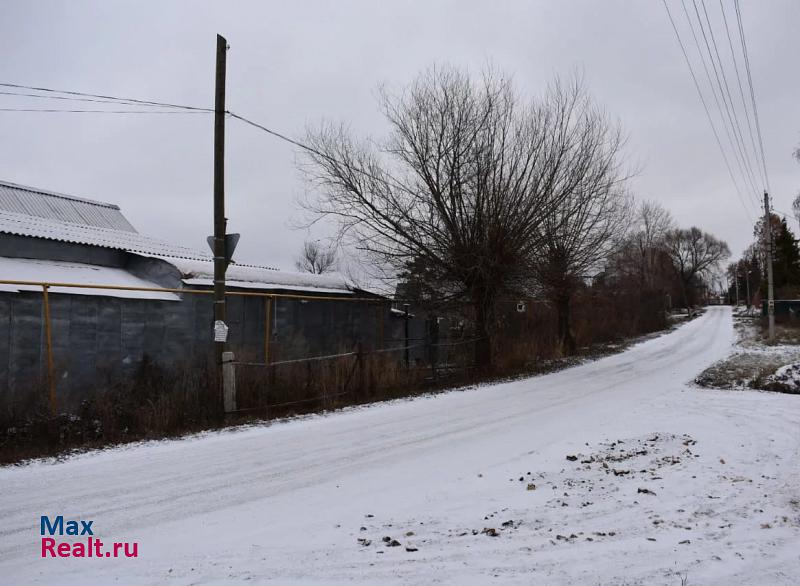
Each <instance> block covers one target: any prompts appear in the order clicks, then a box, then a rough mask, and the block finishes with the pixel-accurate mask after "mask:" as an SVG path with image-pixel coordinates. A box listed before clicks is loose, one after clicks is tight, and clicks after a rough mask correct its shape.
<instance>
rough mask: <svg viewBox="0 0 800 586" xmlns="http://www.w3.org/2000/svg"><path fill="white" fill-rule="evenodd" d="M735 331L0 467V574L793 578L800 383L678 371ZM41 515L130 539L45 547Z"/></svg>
mask: <svg viewBox="0 0 800 586" xmlns="http://www.w3.org/2000/svg"><path fill="white" fill-rule="evenodd" d="M733 340H734V333H733V327H732V320H731V314H730V311H729V309H728V308H710V309H709V310H708V311H707V312H706V314H705V315H703V316H702V317H701V318H699V319H696V320H693V321H692V322H690V323H688V324H685V325H683V326H681V327H680V328H679V329H678V330H676V331H674V332H672V333H669V334H667V335H664V336H661V337H659V338H656V339H653V340H650V341H647V342H644V343H641V344H639V345H637V346H635V347H633V348H631V349H629V350H627V351H626V352H624V353H622V354H619V355H616V356H611V357H607V358H604V359H602V360H599V361H596V362H593V363H590V364H585V365H582V366H579V367H575V368H571V369H569V370H565V371H562V372H557V373H553V374H550V375H547V376H542V377H537V378H532V379H527V380H521V381H516V382H511V383H505V384H498V385H492V386H485V387H481V388H476V389H471V390H466V391H459V392H453V393H447V394H442V395H438V396H434V397H426V398H419V399H416V400H411V401H397V402H393V403H390V404H382V405H374V406H371V407H367V408H361V409H354V410H350V411H346V412H341V413H336V414H331V415H327V416H321V417H312V418H307V419H303V420H295V421H289V422H285V423H278V424H273V425H269V426H259V427H252V428H248V429H245V430H239V431H234V432H224V433H214V434H206V435H204V436H201V437H195V438H190V439H187V440H182V441H169V442H158V443H151V444H145V445H138V446H130V447H127V448H120V449H115V450H109V451H106V452H103V453H94V454H87V455H83V456H80V457H76V458H72V459H70V460H68V461H66V462H62V463H58V464H47V463H35V464H32V465H29V466H25V467H21V468H16V469H15V468H6V469H2V470H0V493H1V494H2V501H1V502H0V519H2V527H0V583H2V584H28V583H34V584H56V583H57V584H79V583H80V584H181V585H189V584H215V585H216V584H229V583H247V584H260V583H277V584H350V583H359V584H431V583H446V584H484V583H492V582H494V583H498V584H648V585H650V584H673V585H676V586H678V585H680V584H681V583H682V581H684V582H683V583H686V584H690V585H695V584H726V585H730V584H758V585H765V584H787V585H788V584H798V583H800V464H799V462H800V397H798V396H790V395H778V394H769V393H760V392H753V391H737V392H730V391H715V390H708V389H699V388H696V387H694V386H692V385H690V384H689V381H690V380H692V378H693V377H694V376H695V375H697V374H698V373H699V372H700V371H702V370H703V368H705V367H707V366H708V365H710V364H711V363H713V362H714V361H716V360H719V359H721V358H724V357H725V356H726V355H727V354H728V353H729V352H730V351H731V345H732V343H733ZM568 456H569V458H568ZM57 514H62V515H64V516H65V518H79V519H86V520H92V521H93V530H94V534H95V536H96V537H99V538H101V539H103V541H106V542H107V541H122V540H124V541H136V542H138V544H139V557H138V558H136V559H129V558H116V559H115V558H103V559H97V558H91V559H87V558H72V559H42V558H41V557H40V555H41V536H40V534H39V518H40V516H41V515H51V516H52V515H57ZM384 538H388V541H387V540H385V539H384ZM73 539H75V540H77V539H85V538H70V540H73ZM394 543H399V545H394ZM414 550H415V551H414Z"/></svg>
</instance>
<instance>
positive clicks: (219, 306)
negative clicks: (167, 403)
mask: <svg viewBox="0 0 800 586" xmlns="http://www.w3.org/2000/svg"><path fill="white" fill-rule="evenodd" d="M227 50H228V42H227V41H226V40H225V38H224V37H222V36H221V35H217V73H216V85H215V91H214V350H215V352H214V354H215V358H216V366H217V378H218V379H219V384H220V391H221V390H222V376H221V375H222V353H223V352H224V351H225V340H226V339H227V329H226V326H225V269H226V265H227V261H226V258H227V255H226V250H225V228H226V223H227V220H226V218H225V66H226V53H227Z"/></svg>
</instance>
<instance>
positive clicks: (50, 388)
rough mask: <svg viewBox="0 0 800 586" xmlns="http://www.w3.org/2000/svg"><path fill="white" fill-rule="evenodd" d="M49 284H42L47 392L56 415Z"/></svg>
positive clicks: (53, 414) (51, 410) (51, 411)
mask: <svg viewBox="0 0 800 586" xmlns="http://www.w3.org/2000/svg"><path fill="white" fill-rule="evenodd" d="M49 289H50V286H49V285H42V303H43V305H44V335H45V343H46V345H47V393H48V400H49V403H50V415H52V416H53V417H55V416H56V411H57V410H58V409H57V404H56V378H55V373H54V372H53V330H52V326H51V324H50V295H49V294H48V290H49Z"/></svg>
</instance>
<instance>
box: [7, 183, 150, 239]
mask: <svg viewBox="0 0 800 586" xmlns="http://www.w3.org/2000/svg"><path fill="white" fill-rule="evenodd" d="M0 210H2V211H6V212H13V213H17V214H26V215H28V216H35V217H38V218H44V219H48V220H58V221H59V222H70V223H73V224H82V225H84V226H94V227H95V228H110V229H113V230H122V231H124V232H136V229H135V228H134V227H133V226H132V225H131V223H130V222H128V220H127V219H126V218H125V216H123V215H122V212H121V211H120V209H119V207H118V206H115V205H113V204H110V203H103V202H99V201H92V200H90V199H82V198H79V197H73V196H71V195H64V194H63V193H56V192H53V191H45V190H43V189H37V188H35V187H26V186H24V185H17V184H16V183H9V182H7V181H0Z"/></svg>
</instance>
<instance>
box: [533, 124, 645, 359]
mask: <svg viewBox="0 0 800 586" xmlns="http://www.w3.org/2000/svg"><path fill="white" fill-rule="evenodd" d="M593 122H594V126H593V127H592V128H590V129H587V130H588V131H589V136H590V137H591V138H586V140H588V141H591V142H593V143H594V144H595V145H596V148H597V153H598V154H597V156H596V158H595V160H594V167H593V168H592V169H591V170H590V171H589V172H588V173H587V174H586V177H585V180H584V181H583V182H582V184H581V185H580V186H579V187H578V188H576V189H575V190H574V191H573V192H572V193H570V194H569V195H568V196H567V197H566V198H563V199H562V200H561V201H560V202H559V203H558V205H555V206H553V207H552V208H551V209H550V210H549V211H548V213H547V214H545V218H544V221H543V222H542V224H541V226H542V228H541V229H542V242H543V243H542V246H541V247H540V248H539V249H538V250H537V251H536V256H535V258H534V261H533V265H532V268H533V273H534V275H535V280H536V282H537V283H538V284H539V285H540V286H541V288H542V291H543V292H544V294H545V295H546V296H547V297H548V298H549V299H550V301H551V303H553V305H554V306H555V308H556V313H557V316H558V344H559V351H560V352H561V353H562V354H574V353H575V351H576V344H575V337H574V335H573V333H572V322H571V304H572V298H573V296H574V294H575V292H576V291H577V290H578V289H579V288H580V287H581V286H582V285H583V284H584V283H585V282H586V281H587V279H588V278H589V277H590V276H591V275H590V273H593V272H597V271H599V269H600V268H601V265H602V264H604V262H605V260H606V259H607V257H608V255H609V254H610V253H611V252H612V250H614V249H615V248H616V247H617V246H618V245H619V244H620V242H621V241H622V239H623V236H624V234H625V231H626V229H627V226H628V224H629V223H630V208H631V204H630V199H629V197H628V196H627V195H626V193H625V192H624V191H623V189H622V187H621V184H622V182H623V181H624V180H625V176H623V175H622V174H621V172H620V170H619V151H620V146H621V144H622V139H621V135H620V133H619V129H618V128H614V127H612V126H611V125H610V124H608V123H607V122H606V120H605V119H604V118H602V117H599V116H598V117H596V118H595V119H594V120H593Z"/></svg>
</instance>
